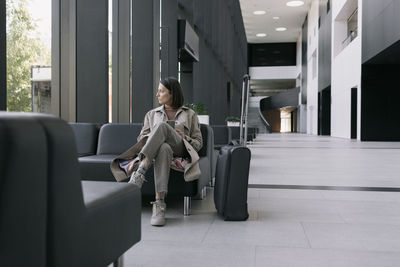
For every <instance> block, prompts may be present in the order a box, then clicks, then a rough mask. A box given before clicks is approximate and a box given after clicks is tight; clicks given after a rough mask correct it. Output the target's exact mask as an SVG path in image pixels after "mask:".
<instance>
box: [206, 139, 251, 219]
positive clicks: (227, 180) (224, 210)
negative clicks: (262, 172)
mask: <svg viewBox="0 0 400 267" xmlns="http://www.w3.org/2000/svg"><path fill="white" fill-rule="evenodd" d="M250 157H251V153H250V150H249V149H248V148H247V147H243V146H224V147H222V148H221V150H220V152H219V155H218V162H217V169H216V173H215V187H214V203H215V207H216V209H217V211H218V213H219V214H221V215H222V216H223V217H224V220H225V221H244V220H247V218H248V217H249V213H248V210H247V188H248V182H249V167H250Z"/></svg>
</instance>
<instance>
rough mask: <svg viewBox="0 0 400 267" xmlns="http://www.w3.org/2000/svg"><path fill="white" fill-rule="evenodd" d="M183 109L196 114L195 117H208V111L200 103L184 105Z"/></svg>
mask: <svg viewBox="0 0 400 267" xmlns="http://www.w3.org/2000/svg"><path fill="white" fill-rule="evenodd" d="M185 107H188V108H190V109H193V110H194V112H196V114H197V115H208V111H207V108H206V106H204V105H203V104H201V103H190V104H185Z"/></svg>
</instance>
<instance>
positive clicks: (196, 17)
mask: <svg viewBox="0 0 400 267" xmlns="http://www.w3.org/2000/svg"><path fill="white" fill-rule="evenodd" d="M178 4H179V5H178V6H179V9H178V16H179V18H180V19H186V20H187V21H189V23H190V24H191V26H192V27H193V28H194V30H195V31H196V33H197V34H198V36H199V39H200V40H199V56H200V60H199V62H197V63H194V64H193V89H192V90H193V91H192V92H186V93H185V94H186V95H187V96H188V98H187V101H186V102H195V103H202V104H204V105H206V107H207V109H208V112H209V115H210V123H211V124H224V123H225V118H226V117H227V116H239V115H240V98H241V89H242V77H243V75H244V74H246V73H247V40H246V35H245V30H244V25H243V19H242V14H241V10H240V4H239V1H238V0H179V1H178ZM228 82H229V83H231V85H230V92H229V93H228V89H227V83H228ZM184 90H185V89H184ZM228 98H229V99H228Z"/></svg>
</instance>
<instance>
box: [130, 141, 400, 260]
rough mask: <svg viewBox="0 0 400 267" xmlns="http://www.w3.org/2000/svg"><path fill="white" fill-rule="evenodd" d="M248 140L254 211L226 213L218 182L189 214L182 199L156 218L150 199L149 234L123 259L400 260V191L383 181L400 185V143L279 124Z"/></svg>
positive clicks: (146, 221)
mask: <svg viewBox="0 0 400 267" xmlns="http://www.w3.org/2000/svg"><path fill="white" fill-rule="evenodd" d="M250 148H251V150H252V162H251V171H250V178H249V179H250V181H249V182H250V184H257V185H258V188H250V189H249V191H248V195H249V196H248V205H249V212H250V218H249V220H248V221H245V222H225V221H223V220H222V219H221V218H220V217H218V216H217V215H216V211H215V208H214V203H213V189H212V188H208V190H207V198H206V199H205V200H195V201H193V203H192V213H193V214H192V215H191V216H189V217H183V215H182V212H183V211H182V206H183V205H182V201H168V207H167V225H166V226H165V227H161V228H157V227H152V226H150V224H149V221H150V216H151V207H150V204H148V203H147V202H145V203H144V205H143V206H144V207H143V214H142V224H143V225H142V241H141V242H140V243H139V244H137V245H136V246H134V247H132V248H131V249H130V250H129V251H128V252H127V253H126V254H125V258H124V261H125V266H163V267H164V266H201V267H203V266H307V267H308V266H324V267H326V266H363V267H364V266H374V267H375V266H399V262H400V208H399V206H400V192H384V191H379V187H387V188H399V187H400V174H399V173H400V164H399V163H400V143H388V142H385V143H377V142H375V143H370V142H367V143H364V142H363V143H361V142H357V141H350V140H345V139H338V138H332V137H316V136H308V135H298V134H287V135H281V134H276V135H275V134H273V135H260V136H258V138H257V139H256V141H255V142H254V143H253V144H252V145H250ZM260 185H261V186H260ZM262 185H265V186H264V187H263V186H262ZM270 185H300V186H345V187H354V188H353V190H347V191H343V190H309V189H310V187H304V188H308V189H304V188H303V189H298V188H301V187H298V188H296V187H293V188H294V189H290V188H292V187H289V189H277V188H268V186H270ZM359 187H375V188H378V189H377V190H375V191H359V190H358V188H359Z"/></svg>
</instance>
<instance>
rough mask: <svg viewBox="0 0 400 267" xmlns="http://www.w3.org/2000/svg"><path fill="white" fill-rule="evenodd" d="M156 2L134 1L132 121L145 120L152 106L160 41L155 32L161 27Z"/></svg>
mask: <svg viewBox="0 0 400 267" xmlns="http://www.w3.org/2000/svg"><path fill="white" fill-rule="evenodd" d="M156 2H158V1H150V0H148V1H142V0H133V1H132V122H143V118H144V116H145V114H146V112H147V111H149V110H150V109H152V108H153V98H154V96H153V89H154V88H153V87H154V79H155V73H154V69H153V63H154V57H155V54H154V48H153V45H154V44H155V45H157V44H158V42H159V41H158V40H156V39H155V35H153V32H154V29H156V30H157V31H158V28H159V25H157V24H156V23H155V20H154V19H153V16H158V14H156V13H155V12H154V14H153V10H155V8H154V5H156ZM163 3H164V1H163Z"/></svg>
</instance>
